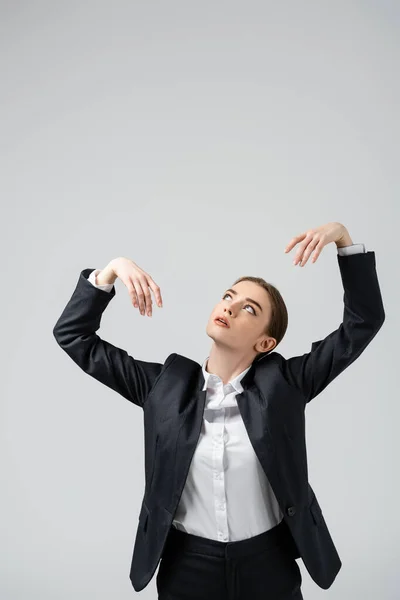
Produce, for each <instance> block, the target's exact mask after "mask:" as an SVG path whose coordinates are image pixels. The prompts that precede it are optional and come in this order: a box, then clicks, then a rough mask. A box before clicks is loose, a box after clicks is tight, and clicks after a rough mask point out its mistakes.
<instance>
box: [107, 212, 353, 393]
mask: <svg viewBox="0 0 400 600" xmlns="http://www.w3.org/2000/svg"><path fill="white" fill-rule="evenodd" d="M330 243H335V244H336V246H337V248H341V247H343V246H350V245H351V244H352V243H353V242H352V239H351V237H350V234H349V232H348V231H347V229H346V227H345V226H344V225H343V224H342V223H338V222H331V223H327V224H325V225H321V226H319V227H316V228H314V229H309V230H307V231H305V232H303V233H301V234H299V235H296V236H295V237H293V238H292V239H291V240H290V241H289V243H288V245H287V246H286V248H285V250H284V251H285V253H288V252H290V251H291V250H292V249H293V248H294V247H295V246H297V245H298V248H297V250H296V253H295V256H294V259H293V264H294V265H297V264H299V265H300V266H302V267H304V265H305V264H306V263H307V262H308V259H309V258H310V256H311V255H312V258H311V262H312V263H314V262H315V261H316V260H317V259H318V258H319V256H320V254H321V252H322V249H323V248H324V247H325V246H327V245H328V244H330ZM117 277H118V278H120V279H121V281H122V282H123V283H124V284H125V286H126V287H127V289H128V292H129V295H130V297H131V302H132V304H133V306H134V307H135V308H137V307H138V308H139V310H140V314H142V315H145V313H146V312H147V315H148V316H150V317H151V316H152V298H151V294H150V290H152V292H153V294H154V297H155V299H156V302H157V305H158V306H159V307H160V308H161V307H162V306H163V304H162V297H161V290H160V287H159V286H158V285H157V284H156V283H155V281H154V280H153V278H152V277H151V276H150V275H149V274H148V273H146V271H144V270H143V269H141V268H140V267H139V266H138V265H137V264H136V263H134V262H133V261H132V260H131V259H129V258H126V257H118V258H115V259H113V260H112V261H111V262H110V263H109V264H108V265H107V266H106V267H105V268H104V269H103V270H102V271H100V273H98V274H97V277H96V281H97V283H98V284H99V285H103V284H105V283H114V282H115V280H116V279H117ZM231 290H232V291H231V292H228V291H227V290H224V295H223V296H222V297H221V299H220V301H219V302H218V303H217V304H216V306H215V307H214V309H213V311H212V312H211V315H210V318H209V320H208V323H207V328H206V333H207V335H209V336H210V337H211V338H212V339H213V344H212V346H211V350H210V353H209V358H208V361H207V365H206V369H207V371H208V372H209V373H213V374H216V375H218V376H219V377H220V378H221V379H222V381H223V384H224V385H225V384H227V383H228V382H229V381H230V380H231V379H233V378H234V377H236V376H237V375H239V374H240V373H241V372H242V371H244V370H245V369H246V368H247V367H249V366H250V365H251V363H252V362H253V360H254V358H255V357H256V356H257V354H258V353H259V352H268V351H270V350H272V349H273V348H274V347H275V346H276V339H275V338H272V337H269V336H268V335H266V334H265V333H263V332H264V330H265V328H266V326H267V324H268V323H269V320H270V316H271V305H270V301H269V296H268V293H267V292H266V290H264V288H262V287H261V286H259V285H257V284H256V283H254V282H252V281H240V282H239V283H237V284H236V285H234V286H232V288H231ZM235 292H236V293H235ZM246 298H247V299H246ZM248 298H251V300H252V301H249V300H248ZM216 316H223V317H225V318H226V319H227V320H228V322H229V324H230V327H229V328H225V327H221V326H219V325H217V324H216V323H215V322H214V320H215V317H216Z"/></svg>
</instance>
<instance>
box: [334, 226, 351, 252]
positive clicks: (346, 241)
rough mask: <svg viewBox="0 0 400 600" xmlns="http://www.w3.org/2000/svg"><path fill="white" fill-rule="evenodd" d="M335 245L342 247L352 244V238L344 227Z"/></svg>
mask: <svg viewBox="0 0 400 600" xmlns="http://www.w3.org/2000/svg"><path fill="white" fill-rule="evenodd" d="M335 243H336V247H337V248H343V247H344V246H351V245H352V244H353V240H352V239H351V237H350V234H349V232H348V231H347V229H346V228H345V229H344V231H343V233H342V235H341V236H340V238H339V239H337V240H336V242H335Z"/></svg>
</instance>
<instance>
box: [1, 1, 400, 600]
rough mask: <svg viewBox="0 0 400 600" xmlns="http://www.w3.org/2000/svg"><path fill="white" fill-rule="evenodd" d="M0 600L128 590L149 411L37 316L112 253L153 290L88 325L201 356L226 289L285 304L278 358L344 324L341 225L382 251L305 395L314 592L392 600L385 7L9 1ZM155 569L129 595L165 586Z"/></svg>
mask: <svg viewBox="0 0 400 600" xmlns="http://www.w3.org/2000/svg"><path fill="white" fill-rule="evenodd" d="M0 7H1V8H0V11H1V12H0V64H1V98H0V103H1V104H0V109H1V110H0V118H1V131H0V149H1V150H0V151H1V155H0V159H1V160H0V164H1V178H0V186H1V189H0V197H1V201H2V235H1V252H2V257H3V260H2V282H3V288H2V289H3V291H2V296H1V302H2V311H1V332H2V344H1V362H2V375H1V405H0V410H1V413H0V428H1V429H0V461H1V463H0V466H1V480H2V481H1V495H0V527H1V532H2V533H1V540H2V542H1V546H0V551H1V555H0V559H1V560H0V597H1V598H2V599H4V600H27V599H28V598H29V599H30V600H36V599H38V600H39V599H40V600H47V599H49V600H55V599H57V600H70V599H72V598H73V599H74V600H78V599H79V600H80V599H82V600H83V599H85V600H87V599H91V598H93V599H96V600H103V599H107V600H109V599H111V598H118V599H119V600H123V599H124V598H126V599H127V598H131V597H132V595H133V594H135V591H134V590H133V588H132V586H131V583H130V581H129V569H130V561H131V556H132V549H133V542H134V537H135V533H136V527H137V518H138V513H139V508H140V503H141V499H142V493H143V489H144V465H143V428H142V425H143V423H142V414H141V410H140V409H139V408H138V407H135V406H134V405H132V404H130V403H129V402H127V401H126V400H125V399H124V398H122V397H121V396H118V395H117V394H116V393H115V392H113V391H112V390H110V389H108V388H106V387H105V386H102V384H100V383H99V382H97V381H96V380H94V379H92V378H91V377H89V376H88V375H86V374H85V373H84V372H83V371H81V370H80V369H79V368H78V367H77V366H76V365H75V364H74V363H73V362H72V361H71V360H70V359H69V358H68V356H67V355H66V354H64V353H63V352H62V350H61V349H60V348H59V347H58V346H57V344H56V342H55V340H54V338H53V335H52V328H53V326H54V324H55V322H56V320H57V319H58V317H59V316H60V314H61V312H62V310H63V308H64V307H65V305H66V303H67V301H68V300H69V298H70V296H71V294H72V292H73V290H74V288H75V285H76V283H77V280H78V277H79V273H80V271H81V270H82V269H84V268H87V267H93V268H103V267H104V266H105V265H106V264H107V263H108V262H109V261H110V260H111V259H112V258H115V257H117V256H127V257H130V258H132V260H134V261H135V262H137V263H138V264H139V265H140V266H141V267H142V268H143V269H145V270H146V271H147V272H149V273H150V274H151V275H152V276H153V278H154V279H155V281H156V283H158V284H159V285H160V287H161V291H162V294H163V299H164V308H163V309H159V308H158V307H157V306H155V308H154V311H153V317H152V319H150V318H148V317H141V315H140V314H139V312H138V310H136V309H134V308H133V307H132V305H131V304H130V301H129V296H128V292H127V290H126V288H125V286H124V285H123V283H122V282H121V281H119V280H118V281H117V282H116V290H117V295H116V297H115V299H114V300H113V301H112V303H111V304H110V305H109V307H108V308H107V310H106V312H105V313H104V315H103V318H102V324H101V328H100V330H99V334H100V335H101V336H102V337H103V338H104V339H107V340H109V341H111V342H112V343H114V344H116V345H119V346H120V347H123V348H125V349H127V350H128V351H129V352H130V353H131V354H132V356H134V357H137V358H140V359H141V360H150V361H159V362H164V361H165V359H166V357H167V356H168V355H169V354H170V353H172V352H178V353H181V354H184V355H186V356H190V357H191V358H193V359H195V360H197V361H198V362H199V363H201V362H202V361H203V360H204V358H205V357H206V356H207V355H208V352H209V348H210V346H211V343H212V340H211V339H210V338H209V337H208V336H207V335H206V333H205V327H206V323H207V320H208V317H209V315H210V312H211V310H212V308H213V306H214V305H215V304H216V303H217V302H218V301H219V300H220V295H221V293H222V292H223V291H224V289H226V287H229V286H230V285H231V284H232V283H233V281H234V280H235V279H236V278H237V277H239V276H242V275H256V276H257V275H259V276H262V277H264V278H265V279H267V280H268V281H271V282H272V283H274V284H275V285H276V286H277V287H278V288H279V289H280V291H281V293H282V294H283V296H284V298H285V300H286V302H287V305H288V310H289V328H288V332H287V334H286V336H285V339H284V340H283V342H282V343H281V344H280V345H279V346H278V347H277V351H279V352H281V353H282V354H283V355H284V356H286V357H289V356H294V355H296V354H302V353H303V352H306V351H309V350H310V347H311V342H312V341H314V340H317V339H321V338H322V337H325V336H326V335H328V334H329V333H330V332H331V331H332V330H334V329H336V328H337V327H338V326H339V324H340V322H341V319H342V310H343V304H342V298H343V290H342V286H341V279H340V273H339V268H338V265H337V258H336V254H337V252H336V247H335V245H334V244H330V245H328V246H326V247H325V248H324V250H323V252H322V254H321V256H320V258H319V259H318V261H317V262H316V263H315V264H312V263H311V262H310V261H309V262H308V263H307V265H306V266H305V267H304V268H300V267H294V266H293V265H292V257H293V255H294V252H295V251H292V252H291V253H290V255H285V254H284V247H285V246H286V244H287V243H288V242H289V240H290V239H291V238H292V237H293V236H294V235H297V234H300V233H303V232H304V231H306V230H307V229H309V228H312V227H317V226H319V225H322V224H325V223H327V222H330V221H340V222H341V223H343V224H344V225H345V226H346V227H347V228H348V230H349V233H350V235H351V236H352V239H353V242H354V243H356V242H363V243H365V245H366V248H367V250H374V251H375V253H376V261H377V271H378V277H379V281H380V285H381V289H382V294H383V299H384V305H385V310H386V322H385V324H384V326H383V328H382V330H381V331H380V332H379V334H378V335H377V337H376V338H375V339H374V340H373V342H372V343H371V345H370V346H369V347H368V348H367V349H366V350H365V351H364V353H363V354H362V355H361V356H360V357H359V359H358V360H357V361H356V362H355V363H353V365H351V366H350V367H349V368H348V369H347V370H346V371H345V372H344V373H342V374H341V375H340V376H339V377H338V378H337V379H336V380H335V381H334V382H332V383H331V385H330V386H329V387H328V388H327V389H326V390H325V391H324V392H323V393H322V394H321V395H320V396H319V397H318V398H316V399H314V400H313V401H312V402H311V403H310V404H309V405H308V406H307V411H306V414H307V444H308V455H309V471H310V483H311V485H312V486H313V487H314V490H315V492H316V494H317V496H318V498H319V501H320V503H321V506H322V509H323V511H324V514H325V518H326V520H327V524H328V527H329V529H330V531H331V534H332V537H333V539H334V542H335V544H336V546H337V549H338V551H339V554H340V556H341V558H342V561H343V567H342V569H341V571H340V572H339V574H338V577H337V579H336V580H335V582H334V584H333V586H332V587H331V588H330V589H329V590H322V589H321V588H319V587H317V586H316V585H315V584H314V582H313V581H312V579H311V578H310V577H309V575H308V572H307V571H306V568H305V566H304V564H303V562H302V561H301V560H300V561H299V565H300V568H301V571H302V574H303V587H302V589H303V594H304V597H305V599H307V600H313V599H314V598H315V599H316V598H332V599H340V600H354V599H355V598H363V600H367V599H374V600H376V598H379V599H380V600H389V599H390V600H392V599H393V600H394V599H395V598H398V597H399V593H400V592H399V587H400V579H399V574H398V564H399V535H400V519H399V507H398V502H399V494H400V486H399V478H398V472H399V465H398V456H399V450H400V448H399V441H398V440H399V437H398V422H399V417H400V409H399V391H398V378H397V371H398V364H397V363H398V352H399V345H398V334H399V318H398V307H399V287H398V273H399V266H398V251H397V247H398V239H397V238H398V231H399V210H398V202H399V200H398V198H399V177H398V172H399V171H398V170H399V161H398V157H399V133H400V131H399V117H398V106H399V100H400V97H399V96H400V94H399V91H400V90H399V79H398V70H399V17H400V10H399V5H398V3H396V2H389V1H382V0H380V1H379V2H378V1H375V2H372V1H366V2H349V1H346V2H344V1H336V2H330V3H328V2H321V1H318V2H305V3H298V2H292V3H286V2H283V3H278V2H265V1H264V2H261V1H259V2H255V1H247V2H206V1H204V0H203V1H202V2H190V1H187V0H186V1H170V2H149V1H148V2H140V3H139V2H118V1H114V2H112V3H111V2H109V3H104V2H99V1H97V2H71V1H70V2H63V3H59V2H39V1H31V2H10V1H9V2H1V3H0ZM155 576H156V575H154V578H153V579H152V581H151V582H150V583H149V585H148V586H147V588H146V589H145V590H143V592H142V593H141V594H142V597H143V598H146V599H147V598H148V599H150V598H152V599H153V598H156V587H155Z"/></svg>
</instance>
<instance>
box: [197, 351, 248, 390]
mask: <svg viewBox="0 0 400 600" xmlns="http://www.w3.org/2000/svg"><path fill="white" fill-rule="evenodd" d="M209 358H210V357H209V356H207V358H206V359H205V360H204V362H203V364H202V370H203V376H204V385H203V391H204V390H207V388H214V387H215V384H216V383H218V382H219V381H222V380H221V378H220V377H219V375H215V374H214V373H209V372H208V371H206V365H207V361H208V359H209ZM250 368H251V365H250V366H249V367H247V369H245V370H244V371H242V372H241V373H239V375H237V376H236V377H234V378H233V379H231V380H230V381H229V383H228V384H226V385H231V386H232V387H233V388H234V390H235V391H236V392H237V393H238V394H240V393H242V392H243V386H242V384H241V383H240V382H241V380H242V379H243V377H244V376H245V375H246V373H247V371H249V369H250Z"/></svg>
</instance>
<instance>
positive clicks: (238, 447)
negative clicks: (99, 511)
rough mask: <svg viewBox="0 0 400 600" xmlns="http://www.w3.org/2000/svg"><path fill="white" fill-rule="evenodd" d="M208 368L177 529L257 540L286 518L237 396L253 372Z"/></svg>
mask: <svg viewBox="0 0 400 600" xmlns="http://www.w3.org/2000/svg"><path fill="white" fill-rule="evenodd" d="M365 251H366V250H365V246H364V244H353V245H352V246H346V247H344V248H338V254H339V255H342V256H346V255H349V254H355V253H358V252H365ZM99 272H100V269H96V270H94V271H92V273H90V275H89V281H90V282H91V283H92V284H93V285H95V286H96V287H99V288H101V289H103V290H105V291H111V289H112V287H113V284H106V285H97V283H96V275H97V273H99ZM208 358H209V357H207V358H206V359H205V360H204V362H203V364H202V369H203V375H204V380H205V382H204V388H203V389H204V390H206V401H205V407H204V415H203V423H202V427H201V432H200V436H199V439H198V442H197V446H196V449H195V452H194V454H193V458H192V462H191V465H190V468H189V473H188V476H187V479H186V482H185V485H184V488H183V491H182V495H181V498H180V501H179V504H178V507H177V510H176V512H175V515H174V520H173V523H172V524H173V526H174V527H176V528H177V529H180V530H181V531H186V532H187V533H192V534H194V535H198V536H201V537H206V538H210V539H216V540H219V541H222V542H228V541H229V542H234V541H238V540H243V539H246V538H250V537H253V536H255V535H258V534H260V533H263V532H264V531H267V530H268V529H271V528H272V527H274V526H275V525H277V524H278V523H279V522H280V521H281V520H282V518H283V513H282V511H281V509H280V507H279V504H278V501H277V499H276V496H275V494H274V492H273V490H272V488H271V485H270V483H269V481H268V478H267V477H266V475H265V473H264V471H263V468H262V466H261V463H260V462H259V460H258V457H257V455H256V453H255V452H254V448H253V446H252V445H251V442H250V439H249V436H248V434H247V430H246V427H245V425H244V422H243V419H242V416H241V414H240V411H239V407H238V405H237V401H236V394H238V393H241V392H242V391H243V387H242V385H241V383H240V382H241V379H242V378H243V377H244V375H245V374H246V373H247V371H248V370H249V369H250V367H248V368H247V369H245V370H244V371H242V373H240V374H239V375H237V377H235V378H234V379H232V380H231V381H230V382H229V383H227V384H226V385H224V384H223V382H222V380H221V378H220V377H219V376H218V375H214V374H211V373H209V372H208V371H207V370H206V369H207V361H208Z"/></svg>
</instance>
